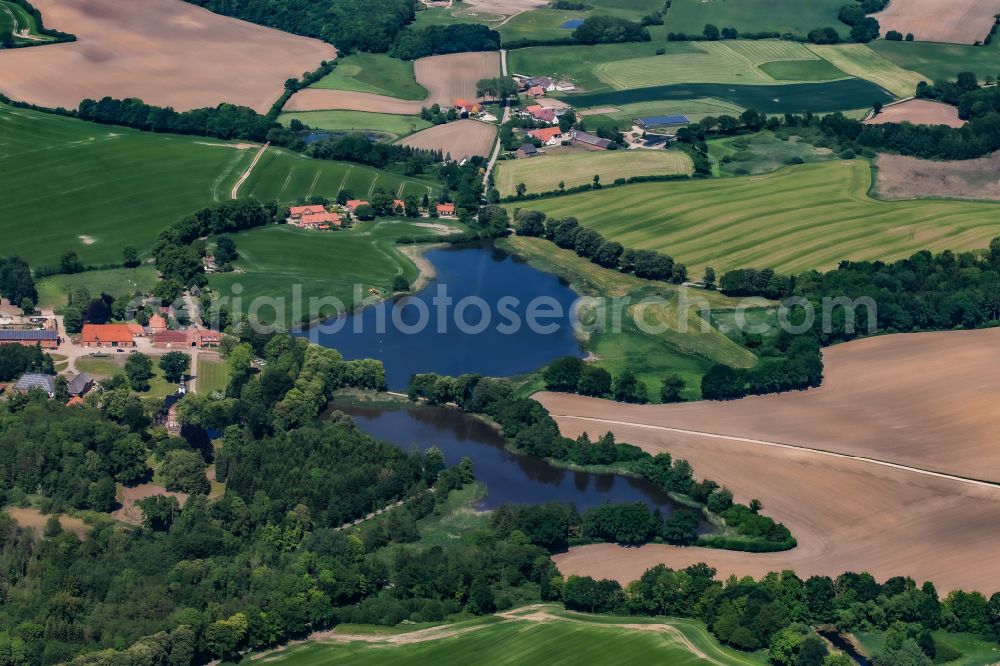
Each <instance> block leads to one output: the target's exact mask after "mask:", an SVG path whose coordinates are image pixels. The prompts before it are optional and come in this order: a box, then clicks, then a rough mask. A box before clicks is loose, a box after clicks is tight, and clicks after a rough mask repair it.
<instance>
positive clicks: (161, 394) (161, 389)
mask: <svg viewBox="0 0 1000 666" xmlns="http://www.w3.org/2000/svg"><path fill="white" fill-rule="evenodd" d="M127 358H128V352H127V351H126V352H123V353H118V352H115V351H111V352H109V355H108V356H107V357H104V358H100V357H93V356H82V357H80V358H78V359H76V371H77V372H88V373H90V374H92V375H94V377H96V378H97V379H99V380H100V379H104V378H107V377H112V376H114V375H123V374H125V370H124V369H123V368H122V365H123V364H124V363H125V359H127ZM176 390H177V387H176V386H175V385H174V384H172V383H170V382H168V381H167V380H166V379H165V378H164V376H163V371H162V370H160V366H159V364H158V363H157V359H156V357H153V378H152V379H150V380H149V390H148V391H146V392H145V393H140V394H139V395H141V396H143V397H146V398H165V397H167V396H168V395H170V394H172V393H173V392H174V391H176Z"/></svg>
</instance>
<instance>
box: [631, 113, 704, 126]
mask: <svg viewBox="0 0 1000 666" xmlns="http://www.w3.org/2000/svg"><path fill="white" fill-rule="evenodd" d="M690 122H691V121H690V120H688V117H687V116H685V115H681V114H676V115H669V116H647V117H645V118H636V119H635V124H636V125H638V126H639V127H641V128H642V129H649V128H651V127H679V126H681V125H687V124H688V123H690Z"/></svg>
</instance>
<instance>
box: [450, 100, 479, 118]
mask: <svg viewBox="0 0 1000 666" xmlns="http://www.w3.org/2000/svg"><path fill="white" fill-rule="evenodd" d="M479 109H480V106H479V102H470V101H469V100H466V99H461V98H459V99H456V100H455V111H457V112H458V113H460V114H462V113H468V114H475V113H479Z"/></svg>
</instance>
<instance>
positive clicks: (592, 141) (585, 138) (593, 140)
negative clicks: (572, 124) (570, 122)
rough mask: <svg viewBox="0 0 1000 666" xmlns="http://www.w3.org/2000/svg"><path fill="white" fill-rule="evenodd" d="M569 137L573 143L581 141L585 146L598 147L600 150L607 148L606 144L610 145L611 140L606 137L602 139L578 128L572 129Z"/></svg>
mask: <svg viewBox="0 0 1000 666" xmlns="http://www.w3.org/2000/svg"><path fill="white" fill-rule="evenodd" d="M569 138H570V139H571V140H572V141H573V142H574V143H582V144H583V145H585V146H589V147H591V148H600V149H602V150H607V149H608V146H610V145H611V141H609V140H608V139H602V138H601V137H599V136H597V135H595V134H591V133H589V132H581V131H579V130H573V131H572V133H570V135H569Z"/></svg>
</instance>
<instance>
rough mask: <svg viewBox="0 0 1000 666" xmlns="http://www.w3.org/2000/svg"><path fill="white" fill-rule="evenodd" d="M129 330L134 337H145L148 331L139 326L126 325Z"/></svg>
mask: <svg viewBox="0 0 1000 666" xmlns="http://www.w3.org/2000/svg"><path fill="white" fill-rule="evenodd" d="M126 326H128V330H129V331H131V332H132V335H145V334H146V329H144V328H143V327H142V326H140V325H139V324H126Z"/></svg>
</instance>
